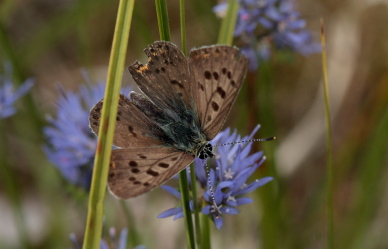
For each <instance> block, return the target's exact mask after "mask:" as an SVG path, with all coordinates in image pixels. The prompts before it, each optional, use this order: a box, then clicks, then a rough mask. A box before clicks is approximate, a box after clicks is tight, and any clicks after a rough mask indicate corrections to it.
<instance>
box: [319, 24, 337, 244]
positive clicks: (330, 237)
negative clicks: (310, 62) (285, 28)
mask: <svg viewBox="0 0 388 249" xmlns="http://www.w3.org/2000/svg"><path fill="white" fill-rule="evenodd" d="M321 44H322V71H323V93H324V101H325V121H326V158H327V162H326V163H327V203H326V205H327V248H330V249H332V248H334V218H333V209H334V208H333V162H332V137H331V136H332V135H331V134H332V133H331V116H330V102H329V85H328V80H327V64H326V42H325V32H324V23H323V19H321Z"/></svg>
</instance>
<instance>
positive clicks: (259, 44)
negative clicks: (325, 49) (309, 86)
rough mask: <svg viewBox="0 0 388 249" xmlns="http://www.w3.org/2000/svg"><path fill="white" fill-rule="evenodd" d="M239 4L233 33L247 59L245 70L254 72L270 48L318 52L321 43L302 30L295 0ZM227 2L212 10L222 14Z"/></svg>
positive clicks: (246, 0)
mask: <svg viewBox="0 0 388 249" xmlns="http://www.w3.org/2000/svg"><path fill="white" fill-rule="evenodd" d="M236 1H238V3H239V10H238V14H237V23H236V28H235V31H234V36H235V37H237V38H238V41H239V46H240V47H241V50H242V51H244V52H245V54H246V55H247V58H248V60H249V70H250V71H255V70H256V69H257V67H258V66H259V64H260V62H261V61H265V60H268V59H269V58H270V55H271V47H272V45H274V46H275V47H276V48H278V49H291V50H293V51H296V52H298V53H300V54H302V55H308V54H311V53H315V52H319V51H320V50H321V46H320V44H319V43H317V42H316V41H315V40H314V37H313V35H312V34H311V32H310V31H308V30H306V29H305V26H306V21H305V20H303V19H300V14H299V12H298V11H297V10H296V9H295V5H296V0H236ZM226 9H227V3H226V2H223V3H220V4H218V5H216V6H215V7H214V8H213V11H214V12H215V13H216V14H217V15H218V16H220V17H223V16H225V13H226Z"/></svg>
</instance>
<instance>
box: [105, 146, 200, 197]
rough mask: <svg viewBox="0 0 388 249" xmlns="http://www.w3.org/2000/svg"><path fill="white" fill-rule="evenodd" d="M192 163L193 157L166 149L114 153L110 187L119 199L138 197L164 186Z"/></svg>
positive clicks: (114, 151)
mask: <svg viewBox="0 0 388 249" xmlns="http://www.w3.org/2000/svg"><path fill="white" fill-rule="evenodd" d="M193 160H194V156H193V155H190V154H187V153H185V152H181V151H174V150H173V149H171V148H167V147H157V148H152V149H150V148H127V149H119V150H113V151H112V157H111V163H110V166H109V176H108V186H109V189H110V191H111V192H112V193H113V194H114V195H115V196H117V197H120V198H123V199H127V198H130V197H135V196H138V195H140V194H143V193H145V192H147V191H149V190H151V189H153V188H155V187H157V186H159V185H161V184H162V183H163V182H165V181H167V180H168V179H170V178H171V177H172V176H174V175H175V174H177V173H178V172H179V171H181V170H182V169H184V168H185V167H186V166H187V165H189V164H190V163H191V162H192V161H193Z"/></svg>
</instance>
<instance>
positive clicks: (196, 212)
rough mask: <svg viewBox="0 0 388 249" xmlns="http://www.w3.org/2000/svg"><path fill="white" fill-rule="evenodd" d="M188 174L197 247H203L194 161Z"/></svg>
mask: <svg viewBox="0 0 388 249" xmlns="http://www.w3.org/2000/svg"><path fill="white" fill-rule="evenodd" d="M190 176H191V194H192V196H193V202H194V223H195V234H196V236H197V245H198V248H203V241H202V235H201V223H200V220H199V212H200V210H199V205H198V195H197V188H196V184H195V183H196V182H197V178H196V175H195V167H194V163H192V164H190Z"/></svg>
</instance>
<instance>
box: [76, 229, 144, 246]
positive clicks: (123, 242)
mask: <svg viewBox="0 0 388 249" xmlns="http://www.w3.org/2000/svg"><path fill="white" fill-rule="evenodd" d="M127 238H128V229H127V228H123V229H122V230H121V232H120V236H119V238H117V234H116V229H115V228H114V227H111V228H110V229H109V242H108V241H106V240H103V239H101V242H100V249H126V248H127V247H126V246H127ZM70 240H71V242H72V243H73V245H74V247H75V249H81V248H82V246H81V245H80V244H79V243H78V241H77V237H76V236H75V234H74V233H72V234H70ZM134 249H146V247H145V246H143V245H139V246H136V247H135V248H134Z"/></svg>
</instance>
